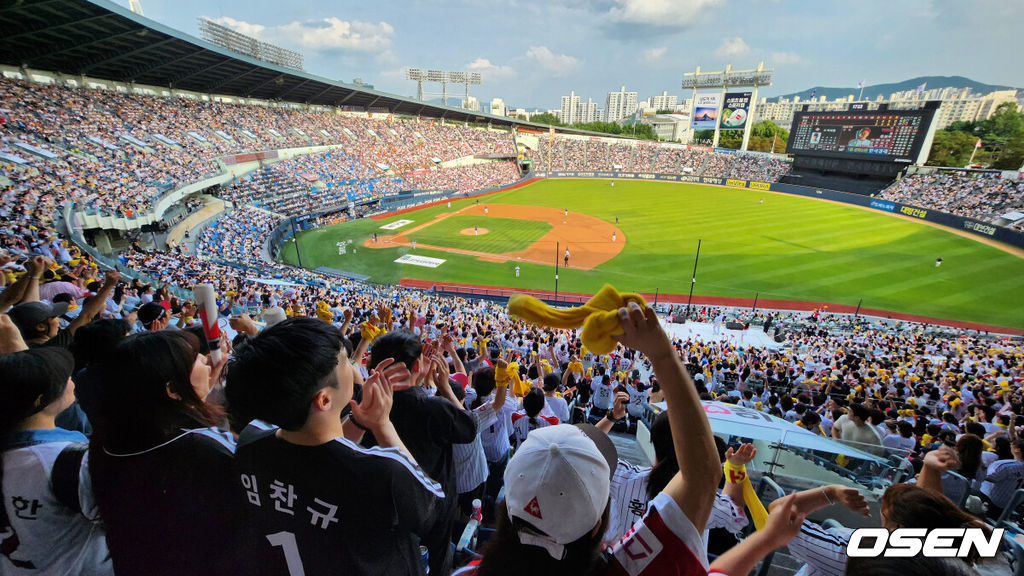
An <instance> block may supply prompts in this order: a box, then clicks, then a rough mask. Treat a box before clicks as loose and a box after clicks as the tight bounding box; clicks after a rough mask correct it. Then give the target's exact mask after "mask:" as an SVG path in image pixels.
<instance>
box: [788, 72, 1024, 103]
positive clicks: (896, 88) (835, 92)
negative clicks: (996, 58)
mask: <svg viewBox="0 0 1024 576" xmlns="http://www.w3.org/2000/svg"><path fill="white" fill-rule="evenodd" d="M921 84H925V85H926V87H925V90H930V89H932V88H948V87H952V88H966V87H970V89H971V91H972V92H975V93H979V94H988V93H989V92H992V91H995V90H1013V89H1014V88H1013V87H1012V86H997V85H994V84H984V83H982V82H976V81H974V80H971V79H970V78H964V77H963V76H919V77H917V78H911V79H910V80H904V81H902V82H894V83H891V84H874V85H872V86H865V87H864V99H865V100H874V99H875V98H877V97H878V96H879V95H881V96H882V97H883V98H888V97H889V95H890V94H892V93H893V92H902V91H904V90H914V89H916V88H917V87H918V86H920V85H921ZM1017 90H1021V89H1020V88H1017ZM811 92H814V97H815V98H820V97H822V96H824V97H825V99H826V100H835V99H836V98H845V97H847V96H849V95H851V94H853V96H854V98H856V97H857V95H858V94H859V93H860V88H857V86H856V85H854V86H852V87H850V88H831V87H826V86H815V87H813V88H808V89H807V90H804V91H803V92H794V93H792V94H783V95H782V96H776V97H774V98H769V99H768V101H769V102H778V101H779V99H780V98H787V99H790V100H792V99H793V97H794V96H799V97H800V99H801V100H808V99H810V97H811Z"/></svg>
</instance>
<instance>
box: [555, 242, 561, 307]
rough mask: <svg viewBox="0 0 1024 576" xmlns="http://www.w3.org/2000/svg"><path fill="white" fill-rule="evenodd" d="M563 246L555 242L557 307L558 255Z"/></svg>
mask: <svg viewBox="0 0 1024 576" xmlns="http://www.w3.org/2000/svg"><path fill="white" fill-rule="evenodd" d="M561 248H562V245H561V244H559V242H558V241H555V305H557V304H558V254H559V252H560V251H561Z"/></svg>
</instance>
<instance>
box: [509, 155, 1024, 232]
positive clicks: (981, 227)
mask: <svg viewBox="0 0 1024 576" xmlns="http://www.w3.org/2000/svg"><path fill="white" fill-rule="evenodd" d="M528 177H529V178H604V179H612V178H619V179H623V180H654V181H658V182H690V183H693V184H713V185H716V186H731V187H733V188H750V189H753V190H770V191H772V192H781V193H783V194H793V195H795V196H807V197H811V198H819V199H822V200H831V201H833V202H842V203H844V204H854V205H856V206H864V207H867V208H873V209H875V210H882V211H884V212H893V213H895V214H900V215H904V216H910V217H912V218H919V219H921V220H926V221H928V222H934V223H936V224H941V225H943V226H948V227H950V228H956V229H958V230H965V231H967V232H970V233H972V234H977V235H978V236H984V237H986V238H993V239H995V240H999V241H1000V242H1005V243H1007V244H1010V245H1012V246H1016V247H1018V248H1024V233H1021V232H1017V231H1016V230H1011V229H1009V228H1006V227H1004V226H996V225H994V224H987V223H985V222H978V221H977V220H972V219H969V218H964V217H962V216H956V215H954V214H947V213H945V212H939V211H938V210H925V209H923V208H918V207H917V206H908V205H906V204H901V203H899V202H892V201H889V200H879V199H877V198H872V197H870V196H862V195H860V194H851V193H849V192H838V191H836V190H822V189H820V188H807V187H805V186H793V185H791V184H769V183H767V182H758V181H755V180H738V179H735V178H729V179H725V178H712V177H710V176H688V175H683V174H651V173H646V172H572V171H551V172H532V173H530V174H529V175H528Z"/></svg>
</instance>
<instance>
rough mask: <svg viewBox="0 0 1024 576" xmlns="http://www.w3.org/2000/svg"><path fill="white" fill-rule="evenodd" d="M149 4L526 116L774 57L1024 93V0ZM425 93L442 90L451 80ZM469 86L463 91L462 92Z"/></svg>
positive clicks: (319, 61)
mask: <svg viewBox="0 0 1024 576" xmlns="http://www.w3.org/2000/svg"><path fill="white" fill-rule="evenodd" d="M115 1H116V2H118V3H119V4H123V5H125V6H127V5H128V0H115ZM141 3H142V8H143V11H144V13H145V15H146V17H148V18H152V19H153V20H156V21H157V22H160V23H162V24H165V25H168V26H171V27H173V28H175V29H177V30H180V31H183V32H186V33H188V34H192V35H195V36H198V18H200V17H207V18H210V19H212V20H214V21H217V22H218V23H220V24H223V25H225V26H228V27H230V28H233V29H235V30H238V31H239V32H243V33H246V34H249V35H252V36H255V37H257V38H259V39H260V40H264V41H267V42H271V43H274V44H277V45H279V46H283V47H285V48H288V49H291V50H296V51H298V52H301V53H302V54H303V55H304V56H305V68H306V70H307V71H308V72H311V73H314V74H317V75H320V76H324V77H327V78H331V79H335V80H342V81H345V82H350V81H352V80H353V79H354V78H361V79H363V81H365V82H368V83H370V84H373V85H374V86H375V87H376V88H377V89H378V90H383V91H386V92H391V93H394V94H398V95H402V96H413V95H415V93H416V84H415V83H414V82H411V81H408V80H405V79H404V71H405V69H406V68H423V69H441V70H455V71H459V70H467V71H471V72H479V73H480V74H481V75H482V76H483V83H482V84H481V85H480V86H472V87H471V89H470V94H471V95H472V96H474V97H476V98H478V99H479V100H480V102H481V103H482V104H483V103H487V102H489V101H490V99H491V98H494V97H499V98H502V99H503V100H504V101H505V103H506V105H508V106H510V107H513V108H517V107H521V108H527V109H533V108H535V107H537V108H541V109H548V108H557V107H558V106H559V98H560V97H561V96H562V95H566V94H568V93H569V91H570V90H573V91H575V93H576V94H577V95H580V96H582V97H583V99H584V100H586V98H587V97H588V96H589V97H592V98H593V99H594V101H596V102H598V103H599V104H598V105H599V107H601V108H603V107H604V102H605V97H606V95H607V93H608V92H609V91H613V90H618V89H619V88H620V87H621V86H623V85H625V86H626V88H627V90H630V91H637V92H639V97H640V99H641V100H645V99H647V98H649V97H651V96H654V95H659V94H661V93H662V91H665V90H667V91H668V92H669V94H676V95H679V96H680V97H688V95H689V92H688V91H687V92H684V91H683V90H682V89H681V88H680V81H681V79H682V76H683V73H685V72H692V71H693V70H694V69H695V68H696V67H697V66H700V67H701V69H702V70H705V71H712V70H721V69H723V68H724V67H725V65H726V64H732V66H733V68H736V69H743V68H756V67H757V65H758V63H759V62H764V63H765V66H766V67H771V68H774V69H775V83H774V84H773V85H772V86H770V87H768V88H762V89H761V93H760V96H768V97H771V96H777V95H780V94H787V93H792V92H798V91H800V90H804V89H807V88H810V87H812V86H849V87H853V86H856V85H857V83H858V82H860V81H862V80H864V81H865V84H866V85H871V84H881V83H887V82H898V81H901V80H906V79H908V78H913V77H916V76H930V75H942V76H966V77H968V78H971V79H973V80H977V81H980V82H984V83H988V84H1001V85H1007V86H1021V87H1024V60H1022V59H1021V57H1020V52H1019V50H1020V44H1019V42H1017V35H1018V34H1019V33H1020V32H1019V31H1020V30H1022V29H1024V0H861V1H860V2H836V1H833V0H802V1H799V2H798V1H794V0H789V1H787V0H546V1H545V0H504V1H498V2H495V1H486V0H446V1H441V0H406V1H401V2H399V1H395V0H377V1H375V2H358V3H356V2H351V1H349V2H340V1H336V0H320V1H317V2H310V1H301V0H292V1H281V0H274V1H271V0H141ZM929 87H930V88H931V86H929ZM935 87H936V88H937V87H938V86H935ZM424 89H425V90H426V91H427V92H428V94H427V97H428V98H429V97H432V96H433V97H438V96H439V95H440V90H441V88H440V85H436V84H434V85H430V84H426V85H425V86H424ZM462 91H463V88H462V87H461V86H449V95H452V94H454V95H456V97H461V94H462ZM430 92H436V93H437V94H436V95H432V94H430ZM449 103H453V101H452V100H449ZM454 103H455V104H456V105H457V103H458V102H457V100H456V101H455V102H454Z"/></svg>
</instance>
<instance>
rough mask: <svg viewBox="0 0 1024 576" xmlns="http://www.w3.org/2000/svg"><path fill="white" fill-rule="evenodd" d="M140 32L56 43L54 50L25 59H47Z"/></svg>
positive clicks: (132, 31) (131, 31) (133, 31)
mask: <svg viewBox="0 0 1024 576" xmlns="http://www.w3.org/2000/svg"><path fill="white" fill-rule="evenodd" d="M138 32H139V31H138V30H128V31H127V32H122V33H120V34H115V35H113V36H104V37H102V38H95V39H91V40H89V41H88V42H74V43H65V44H54V45H51V47H53V48H54V49H53V50H50V51H49V52H44V53H42V54H34V55H31V56H26V57H25V58H24V59H25V60H45V59H47V58H52V57H54V56H57V55H59V54H63V53H65V52H70V51H72V50H81V49H82V48H88V47H90V46H93V45H96V44H105V43H107V42H110V41H112V40H120V39H121V38H124V37H125V36H130V35H132V34H137V33H138Z"/></svg>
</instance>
